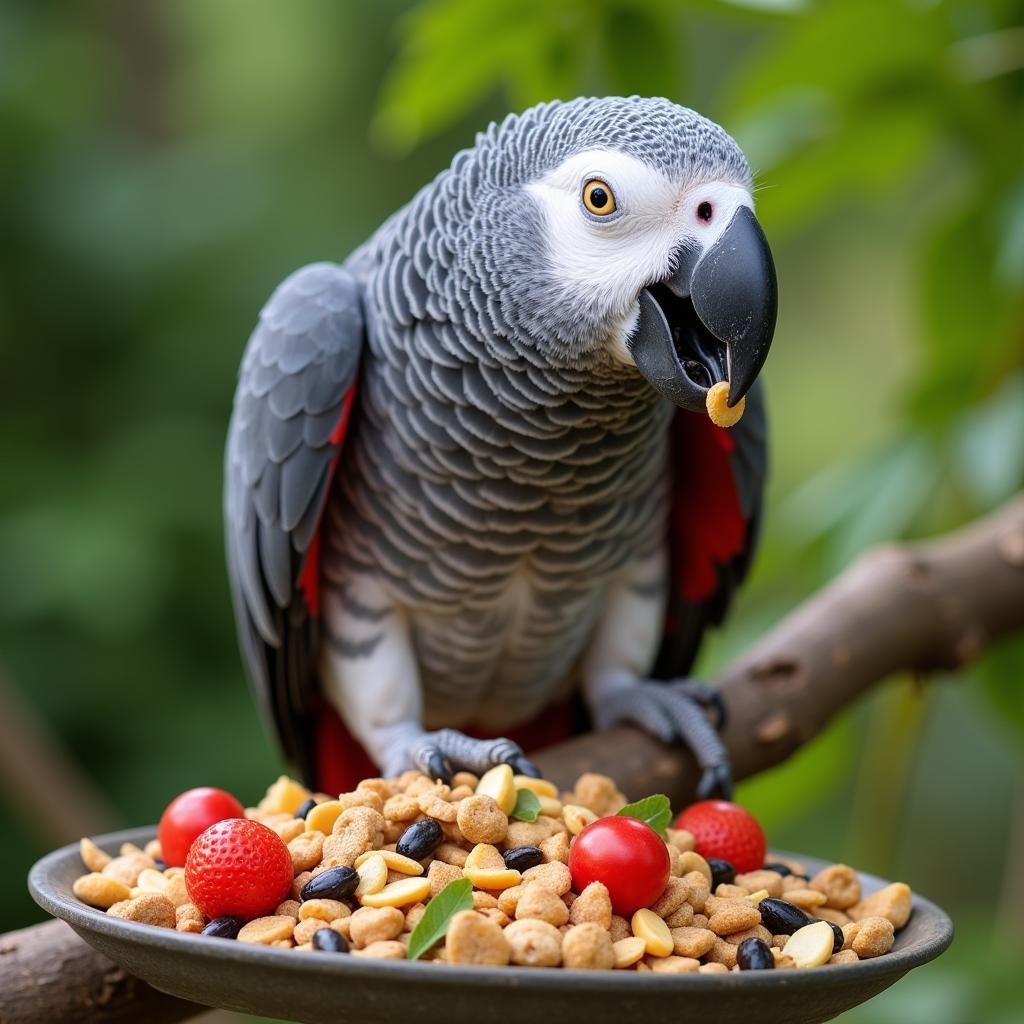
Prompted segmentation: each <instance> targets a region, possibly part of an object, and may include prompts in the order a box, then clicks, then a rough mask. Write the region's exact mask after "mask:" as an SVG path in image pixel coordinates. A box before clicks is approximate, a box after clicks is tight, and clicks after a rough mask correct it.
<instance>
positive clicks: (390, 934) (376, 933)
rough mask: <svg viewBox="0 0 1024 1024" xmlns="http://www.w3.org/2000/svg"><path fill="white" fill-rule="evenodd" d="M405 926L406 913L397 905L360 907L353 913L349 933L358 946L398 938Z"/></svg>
mask: <svg viewBox="0 0 1024 1024" xmlns="http://www.w3.org/2000/svg"><path fill="white" fill-rule="evenodd" d="M404 928H405V914H403V913H402V912H401V911H400V910H399V909H398V908H397V907H380V908H371V907H360V908H359V909H358V910H357V911H356V912H355V913H354V914H353V915H352V924H351V926H350V931H349V935H350V936H351V938H352V942H353V943H354V944H355V945H356V946H360V947H365V946H369V945H370V944H371V943H374V942H387V941H388V940H389V939H397V938H398V936H399V935H401V934H402V930H403V929H404Z"/></svg>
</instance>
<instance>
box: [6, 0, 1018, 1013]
mask: <svg viewBox="0 0 1024 1024" xmlns="http://www.w3.org/2000/svg"><path fill="white" fill-rule="evenodd" d="M1022 68H1024V14H1022V11H1021V8H1020V5H1019V4H1018V3H1013V2H1009V0H930V2H923V0H921V2H919V0H833V2H820V3H811V2H806V3H801V2H799V0H733V2H726V0H688V2H685V3H672V2H669V0H565V2H561V3H555V2H545V0H426V2H421V3H418V4H408V3H404V2H399V0H389V2H381V3H374V4H368V3H367V4H364V3H356V2H348V3H346V2H331V0H302V2H297V3H289V4H284V3H274V2H271V0H218V2H216V3H212V2H209V0H181V2H176V3H161V2H139V0H120V2H109V3H91V4H90V3H87V4H80V5H74V6H71V5H63V4H58V3H51V2H34V0H20V2H17V0H8V2H6V3H5V4H4V5H3V6H2V7H0V143H2V148H3V153H4V156H3V159H0V238H2V239H3V242H2V245H0V382H2V385H3V392H2V395H3V400H2V402H0V452H2V469H3V472H2V473H0V574H2V579H3V582H4V585H3V587H0V658H2V660H3V663H4V667H5V668H6V670H7V672H8V673H9V675H10V677H11V679H12V680H14V685H15V686H16V688H17V690H18V692H19V693H20V694H21V697H22V699H23V700H25V701H27V702H28V703H29V704H30V705H31V706H32V707H33V708H34V709H36V711H37V712H38V713H39V714H40V715H41V716H43V718H44V719H45V721H47V722H48V723H49V724H50V725H51V726H52V728H53V730H55V732H56V734H57V735H58V736H59V737H60V739H61V741H62V742H63V743H64V744H65V745H66V746H67V747H68V748H69V750H70V751H71V752H72V754H73V756H74V757H75V758H76V759H77V761H78V762H79V763H80V765H81V768H82V770H83V771H84V772H85V773H86V774H87V775H88V777H89V778H91V780H92V781H93V782H94V784H95V785H96V786H97V787H99V788H100V789H101V790H102V791H103V792H104V793H105V794H107V795H108V796H109V799H110V801H111V802H112V804H113V806H114V807H115V808H116V813H117V816H118V817H119V818H120V819H121V821H122V822H123V823H125V824H129V823H139V822H146V821H152V820H154V819H155V818H156V817H157V815H158V814H159V811H160V810H161V808H162V806H163V804H164V803H165V802H166V800H167V799H168V798H169V797H170V796H172V795H173V794H175V793H176V792H178V791H179V790H181V789H183V788H185V787H187V786H190V785H195V784H200V783H212V784H218V785H223V786H226V787H227V788H229V789H232V790H234V791H236V792H238V793H239V795H241V796H242V797H243V798H245V799H253V798H255V797H256V796H257V794H258V793H259V791H260V790H261V789H262V787H263V786H264V785H265V784H266V783H267V782H268V781H269V780H270V778H271V777H272V776H273V775H274V774H275V772H276V771H277V764H276V761H275V754H274V753H273V751H272V749H271V747H270V744H269V743H268V741H267V739H266V737H265V736H264V734H263V732H262V731H261V728H260V726H259V723H258V722H257V719H256V715H255V711H254V708H253V706H252V705H251V703H250V701H249V698H248V695H247V693H246V691H245V688H244V684H243V680H242V675H241V670H240V666H239V663H238V659H237V656H236V652H235V645H234V637H233V628H232V624H231V619H230V610H229V605H228V598H227V592H226V586H225V576H224V570H223V565H222V549H221V537H220V460H221V448H222V443H223V436H224V430H225V426H226V422H227V416H228V412H229V408H230V399H231V393H232V388H233V379H234V374H235V369H236V366H237V363H238V359H239V356H240V353H241V349H242V346H243V344H244V341H245V338H246V336H247V334H248V331H249V329H250V328H251V325H252V323H253V320H254V317H255V315H256V312H257V310H258V309H259V307H260V305H261V303H262V302H263V300H264V299H265V297H266V296H267V295H268V294H269V292H270V291H271V289H272V288H273V287H274V285H275V283H276V282H277V281H279V280H280V279H281V278H282V277H283V276H284V275H285V274H287V273H288V272H289V271H291V270H292V269H294V268H295V267H296V266H298V265H300V264H302V263H306V262H309V261H312V260H316V259H340V258H342V257H344V255H345V254H346V253H347V252H348V251H349V250H350V249H351V248H352V247H353V246H354V245H356V244H357V243H358V242H360V241H361V240H362V239H363V238H364V237H365V236H366V235H367V234H369V233H370V232H371V231H372V230H373V228H374V227H375V226H376V225H377V224H379V223H380V221H381V220H382V219H383V218H384V217H385V216H386V215H387V214H388V213H390V212H391V211H392V210H393V209H394V208H395V207H396V206H398V205H400V204H401V203H402V202H404V201H405V200H406V199H407V198H408V197H409V196H410V195H411V194H412V192H413V191H414V190H415V189H416V188H417V187H418V186H419V185H420V184H422V183H423V182H424V181H425V180H427V179H428V178H429V177H430V176H432V175H433V174H434V173H436V171H437V170H439V169H440V168H442V167H443V166H445V165H446V164H447V163H448V161H449V160H450V157H451V155H452V153H453V152H454V151H455V150H456V149H457V148H459V147H460V146H464V145H467V144H469V143H471V141H472V138H473V132H474V131H475V130H477V129H478V128H481V127H483V126H484V125H485V124H486V122H487V121H488V120H489V119H490V118H492V117H495V116H500V115H502V114H503V113H504V112H505V111H506V110H507V109H510V108H519V107H523V106H525V105H528V104H530V103H533V102H535V101H538V100H542V99H548V98H551V97H555V96H561V97H569V96H573V95H576V94H579V93H584V92H592V93H615V92H624V93H631V92H641V93H649V94H663V95H667V96H669V97H671V98H673V99H676V100H678V101H680V102H683V103H687V104H689V105H692V106H695V107H697V108H698V109H700V110H702V111H703V112H705V113H707V114H709V115H710V116H712V117H714V118H715V119H717V120H719V121H721V122H722V123H723V124H724V125H725V126H726V127H727V128H728V129H729V130H730V131H731V132H733V134H734V135H735V136H736V137H737V139H738V140H739V141H740V142H741V144H742V145H743V146H744V148H745V150H746V152H747V154H748V156H749V157H750V160H751V163H752V165H753V166H754V167H755V169H756V171H757V178H758V183H759V193H758V208H759V215H760V217H761V219H762V222H763V223H764V225H765V229H766V231H767V233H768V235H769V237H770V238H771V239H772V242H773V245H774V247H775V250H776V256H777V261H778V265H779V276H780V289H781V300H782V306H781V314H780V323H779V329H778V333H777V335H776V342H775V346H774V348H773V353H772V358H771V360H770V361H769V364H768V367H767V369H766V376H767V380H768V385H769V394H770V398H771V406H772V413H773V441H774V467H775V468H774V477H773V482H772V491H771V501H770V505H769V512H768V529H767V537H766V540H765V544H764V547H763V550H762V554H761V556H760V559H759V562H758V566H757V570H756V573H755V577H754V581H753V583H752V585H751V586H750V587H749V588H748V590H747V592H746V593H745V595H744V597H743V599H742V601H741V603H740V606H739V608H738V609H737V613H736V614H735V615H734V616H733V618H732V620H731V622H730V624H729V627H728V629H727V630H726V632H725V633H723V634H722V635H721V636H719V637H717V638H716V639H715V641H714V642H713V643H712V644H710V645H709V648H708V652H707V655H706V657H705V665H706V667H707V668H708V669H709V670H711V669H713V667H714V666H715V665H716V664H720V663H721V662H722V661H723V660H725V659H726V658H728V657H729V656H730V654H731V653H734V652H735V651H736V650H738V649H739V648H741V647H742V646H743V645H744V644H746V643H748V642H749V641H750V640H751V639H752V638H753V637H755V636H756V635H757V634H758V633H759V632H760V631H761V630H763V629H764V628H765V627H766V626H767V625H769V624H770V623H771V622H773V621H775V620H776V619H777V618H778V617H779V616H780V615H781V614H783V613H784V612H785V610H786V609H787V608H789V607H791V606H792V604H793V603H794V602H795V601H797V600H798V599H799V598H800V597H801V596H803V595H805V594H807V593H808V592H810V591H811V590H813V589H814V588H815V587H816V586H818V585H820V584H821V583H822V582H824V581H825V580H827V579H828V578H829V577H830V576H832V575H833V574H834V573H835V572H836V571H837V570H838V569H839V568H840V567H842V566H843V565H844V564H846V563H847V562H848V561H849V560H850V559H851V558H852V557H854V556H855V555H856V554H857V553H858V552H859V551H861V550H863V549H864V548H865V547H866V546H867V545H870V544H872V543H874V542H876V541H879V540H882V539H887V538H895V537H914V536H919V535H925V534H928V533H932V532H935V531H939V530H942V529H944V528H949V527H952V526H955V525H957V524H959V523H962V522H965V521H967V520H969V519H971V518H972V517H974V516H977V515H980V514H982V513H984V512H985V511H986V510H989V509H991V508H993V507H995V506H996V505H998V504H999V503H1000V502H1001V501H1002V500H1003V499H1005V498H1006V497H1007V496H1008V495H1010V494H1012V493H1013V492H1014V491H1015V490H1017V489H1019V488H1020V487H1021V485H1022V483H1024V142H1022V139H1024V76H1022V74H1021V71H1022ZM1022 674H1024V644H1021V643H1018V644H1016V645H1012V644H1011V645H1006V646H1004V647H1003V648H1002V649H1000V650H998V651H996V652H994V653H993V654H992V655H991V656H990V657H988V658H987V659H986V660H985V661H984V662H983V663H982V664H981V665H980V666H978V667H977V668H976V669H972V670H971V671H970V672H964V673H960V674H958V675H956V676H955V677H948V678H943V679H938V680H933V681H931V682H929V683H928V684H927V685H925V686H923V687H921V686H917V685H915V684H913V683H912V682H911V681H909V680H898V681H896V682H895V683H894V684H893V685H892V686H890V687H888V688H886V689H885V690H883V691H880V692H879V693H877V694H876V695H874V696H873V697H871V698H869V699H867V700H865V701H864V702H863V703H862V704H861V705H860V706H858V707H855V708H852V709H850V710H849V712H848V713H846V714H844V715H843V716H842V717H841V718H840V719H839V720H837V721H836V722H835V723H834V724H833V725H832V726H831V727H830V728H829V730H828V731H827V733H826V734H825V735H824V736H823V737H822V738H821V739H819V740H817V741H816V742H814V743H812V744H810V745H809V746H808V747H806V748H805V749H804V750H803V751H802V752H801V753H800V754H799V755H798V756H797V757H795V758H794V759H793V760H792V761H791V762H790V763H789V764H787V765H785V766H783V767H782V768H779V769H777V770H775V771H773V772H770V773H768V774H766V775H765V776H762V777H761V778H759V779H756V780H753V781H752V782H750V783H748V784H747V785H745V786H744V787H743V789H742V793H741V798H742V799H744V800H745V801H746V802H747V803H749V805H750V806H751V807H752V808H753V809H754V810H755V811H756V812H757V813H759V814H760V815H761V817H762V819H763V820H764V822H765V823H766V825H767V827H768V829H769V831H770V833H771V836H772V838H773V840H774V841H775V843H776V844H777V845H779V846H783V845H788V846H789V847H791V848H796V849H803V850H806V851H808V852H815V853H819V854H821V855H823V856H831V857H836V858H845V859H848V860H850V861H851V862H853V863H855V864H857V865H859V866H861V867H864V868H867V869H869V870H872V869H873V870H876V871H878V872H880V873H883V874H886V875H889V876H891V877H900V878H905V879H907V880H909V881H910V882H912V883H913V884H914V886H915V888H919V889H921V890H922V891H923V892H925V893H927V894H928V895H930V896H931V897H932V898H934V899H936V900H938V901H939V902H940V903H942V904H944V905H945V906H947V907H948V908H949V909H950V911H951V912H952V913H953V914H954V916H955V918H956V920H957V924H958V928H959V938H958V941H957V943H956V944H955V946H954V948H953V950H952V951H951V952H950V954H948V955H947V956H946V957H945V958H944V959H943V960H942V961H941V962H940V963H939V964H936V965H934V966H932V967H930V968H928V969H926V970H923V971H920V972H916V974H915V975H914V976H911V977H910V978H908V979H907V980H906V981H905V982H903V983H901V984H900V985H899V986H897V988H896V989H894V990H893V991H892V992H890V993H888V994H887V995H885V996H884V997H882V998H880V999H878V1000H876V1001H874V1002H873V1003H872V1004H871V1005H870V1006H868V1007H865V1008H863V1009H862V1010H860V1011H858V1012H856V1013H854V1014H850V1015H849V1017H848V1018H844V1019H847V1020H849V1021H850V1022H851V1024H853V1022H867V1021H877V1022H886V1021H895V1020H900V1021H903V1022H907V1024H915V1022H918V1021H921V1022H924V1021H928V1022H929V1024H974V1022H980V1021H985V1022H992V1024H1009V1022H1011V1021H1020V1020H1022V1019H1024V998H1022V996H1021V994H1020V988H1019V978H1018V977H1016V975H1015V973H1014V972H1015V970H1019V962H1020V957H1021V954H1022V952H1024V926H1022V924H1021V921H1022V919H1024V886H1022V884H1021V882H1020V879H1019V878H1018V877H1017V876H1018V874H1019V873H1020V871H1021V870H1022V868H1024V764H1022V750H1024V696H1022V694H1024V687H1022ZM0 685H2V684H0ZM5 788H6V787H5ZM0 792H2V791H0ZM15 797H16V794H11V793H10V792H9V791H8V795H7V798H4V797H2V796H0V863H2V865H3V866H4V868H5V871H4V878H5V879H6V880H7V881H6V882H5V884H4V885H3V886H2V887H0V931H2V930H4V929H7V928H13V927H17V926H20V925H23V924H27V923H30V922H31V921H34V920H36V919H38V917H39V915H38V913H37V912H36V911H35V908H34V907H33V906H32V905H31V903H30V901H29V900H28V898H27V896H26V894H25V893H24V890H23V887H22V885H21V882H20V878H21V877H22V876H23V873H24V872H25V871H26V870H27V868H28V866H29V864H30V863H31V861H32V860H33V859H34V858H35V857H36V856H38V855H39V854H41V853H43V852H44V851H45V847H46V845H47V843H46V840H45V835H46V831H45V829H44V827H43V824H42V823H44V822H45V820H46V816H47V808H46V807H35V808H28V809H26V808H24V807H21V806H19V804H18V801H17V800H16V799H15Z"/></svg>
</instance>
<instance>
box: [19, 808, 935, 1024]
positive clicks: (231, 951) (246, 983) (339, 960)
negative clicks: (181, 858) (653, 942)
mask: <svg viewBox="0 0 1024 1024" xmlns="http://www.w3.org/2000/svg"><path fill="white" fill-rule="evenodd" d="M155 831H156V830H155V829H153V828H137V829H130V830H128V831H125V832H115V833H112V834H110V835H107V836H100V837H98V838H97V839H96V844H97V845H98V846H99V847H100V848H101V849H103V850H106V851H107V852H108V853H116V852H117V849H118V847H120V845H121V843H124V842H131V843H136V844H137V845H139V846H142V845H144V844H145V843H146V842H148V841H149V840H150V839H152V838H153V836H154V835H155ZM781 856H793V857H796V858H797V859H799V860H800V861H802V862H803V863H804V864H806V865H807V867H808V869H809V870H812V871H817V870H818V869H819V868H820V867H823V866H824V862H822V861H820V860H817V859H815V858H813V857H803V856H799V855H797V854H792V855H790V854H781ZM83 872H84V868H83V867H82V862H81V859H80V858H79V855H78V846H77V844H75V845H71V846H65V847H63V848H61V849H59V850H55V851H54V852H53V853H51V854H48V855H47V856H46V857H44V858H43V859H42V860H40V861H39V862H38V863H37V864H36V865H35V866H34V867H33V868H32V871H31V872H30V874H29V880H28V884H29V889H30V890H31V892H32V896H33V897H34V898H35V900H36V902H37V903H38V904H39V905H40V906H41V907H43V909H44V910H46V911H48V912H49V913H51V914H53V915H54V916H55V917H59V918H62V919H63V920H65V921H67V922H68V924H70V925H71V927H72V928H74V930H75V931H76V932H78V934H79V935H81V937H82V938H83V939H85V941H86V942H88V943H89V944H90V945H91V946H93V947H94V948H95V949H97V950H99V951H100V952H101V953H103V954H105V955H106V956H108V957H110V959H111V960H114V961H116V962H117V963H119V964H121V965H122V966H123V967H125V968H126V969H127V970H128V971H130V972H131V973H132V974H135V975H137V976H138V977H140V978H142V979H144V980H145V981H147V982H149V983H150V984H151V985H153V986H154V987H155V988H158V989H160V990H161V991H163V992H167V993H169V994H171V995H175V996H179V997H181V998H183V999H190V1000H192V1001H193V1002H197V1003H202V1004H203V1005H206V1006H216V1007H221V1008H222V1009H226V1010H237V1011H240V1012H243V1013H253V1014H258V1015H261V1016H264V1017H277V1018H281V1019H284V1020H294V1021H306V1022H310V1024H320V1022H323V1024H328V1022H331V1024H334V1022H349V1021H350V1022H352V1024H378V1022H379V1024H394V1022H396V1021H403V1022H408V1024H414V1022H422V1024H432V1022H435V1021H438V1022H440V1021H444V1022H445V1024H461V1022H466V1024H508V1022H509V1021H516V1020H550V1019H552V1017H553V1015H554V1014H561V1015H564V1017H563V1019H568V1020H585V1021H587V1024H601V1022H603V1021H609V1022H614V1024H622V1022H623V1021H624V1020H630V1019H633V1020H639V1019H641V1016H642V1019H646V1020H671V1019H679V1020H682V1019H687V1020H694V1021H696V1020H699V1021H700V1022H701V1024H716V1022H722V1024H724V1022H727V1021H728V1022H730V1024H735V1022H737V1021H743V1022H744V1024H817V1022H819V1021H826V1020H831V1019H832V1018H833V1017H835V1016H837V1015H838V1014H840V1013H842V1012H844V1011H845V1010H849V1009H850V1008H851V1007H854V1006H857V1005H858V1004H859V1003H863V1002H864V1001H865V1000H867V999H870V998H871V997H872V996H874V995H877V994H878V993H879V992H881V991H883V990H884V989H887V988H888V987H889V986H890V985H892V984H893V983H894V982H895V981H898V980H899V979H900V978H901V977H903V975H904V974H906V973H907V971H909V970H911V969H912V968H914V967H919V966H920V965H921V964H924V963H927V962H928V961H929V960H933V959H935V957H937V956H938V955H939V954H940V953H942V952H943V951H944V950H945V949H946V948H947V947H948V946H949V944H950V942H951V941H952V939H953V923H952V922H951V921H950V919H949V917H948V916H947V915H946V914H945V913H944V912H943V911H942V910H940V909H939V908H938V907H937V906H936V905H935V904H934V903H931V902H929V901H928V900H926V899H923V898H922V897H920V896H917V895H915V896H914V912H913V914H912V916H911V918H910V922H909V923H908V924H907V926H906V928H904V929H903V931H902V932H900V933H899V935H898V936H897V937H896V945H895V946H894V947H893V949H892V952H890V953H888V954H887V955H886V956H882V957H878V958H877V959H874V960H865V961H863V962H861V963H857V964H848V965H845V966H842V967H817V968H811V969H808V970H788V971H757V972H754V971H751V972H745V973H730V974H722V975H717V974H716V975H652V974H637V973H635V972H633V971H570V970H562V969H557V970H545V969H537V968H525V967H501V968H493V967H457V966H453V965H441V964H430V963H400V962H396V961H393V960H391V961H389V960H377V961H374V960H364V959H362V958H360V957H351V956H345V955H338V954H336V953H296V952H295V951H294V950H285V949H271V948H266V947H261V946H252V945H246V944H244V943H239V942H231V941H228V940H224V939H210V938H207V937H204V936H201V935H190V934H186V933H182V932H172V931H169V930H167V929H162V928H151V927H147V926H145V925H140V924H136V923H135V922H132V921H125V920H122V919H120V918H116V917H110V916H108V915H107V914H104V913H102V912H101V911H99V910H93V909H92V908H90V907H87V906H85V905H84V904H82V903H80V902H79V901H78V900H77V899H76V898H75V896H74V895H73V894H72V891H71V886H72V885H73V883H74V881H75V879H76V878H77V877H78V876H79V875H81V874H83ZM860 877H861V883H862V885H863V887H864V891H865V892H873V891H874V890H876V889H879V888H881V887H882V886H884V885H885V884H886V883H885V882H884V881H882V880H881V879H879V878H875V877H874V876H873V875H865V874H862V875H861V876H860Z"/></svg>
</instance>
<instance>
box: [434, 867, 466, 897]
mask: <svg viewBox="0 0 1024 1024" xmlns="http://www.w3.org/2000/svg"><path fill="white" fill-rule="evenodd" d="M461 877H462V870H461V869H460V868H458V867H456V866H455V865H454V864H445V863H444V861H441V860H432V861H431V862H430V867H429V868H427V880H428V881H429V882H430V897H431V899H433V898H434V897H435V896H436V895H437V894H438V893H439V892H440V891H441V890H442V889H443V888H444V887H445V886H446V885H447V884H448V883H449V882H454V881H455V879H457V878H461Z"/></svg>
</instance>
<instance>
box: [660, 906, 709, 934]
mask: <svg viewBox="0 0 1024 1024" xmlns="http://www.w3.org/2000/svg"><path fill="white" fill-rule="evenodd" d="M694 916H695V915H694V913H693V907H691V906H690V904H689V903H683V904H682V905H681V906H680V907H679V909H678V910H673V911H672V913H671V914H669V915H668V917H666V918H665V924H667V925H668V926H669V928H689V927H690V925H695V922H694V920H693V918H694ZM705 920H707V919H706V918H705Z"/></svg>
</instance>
